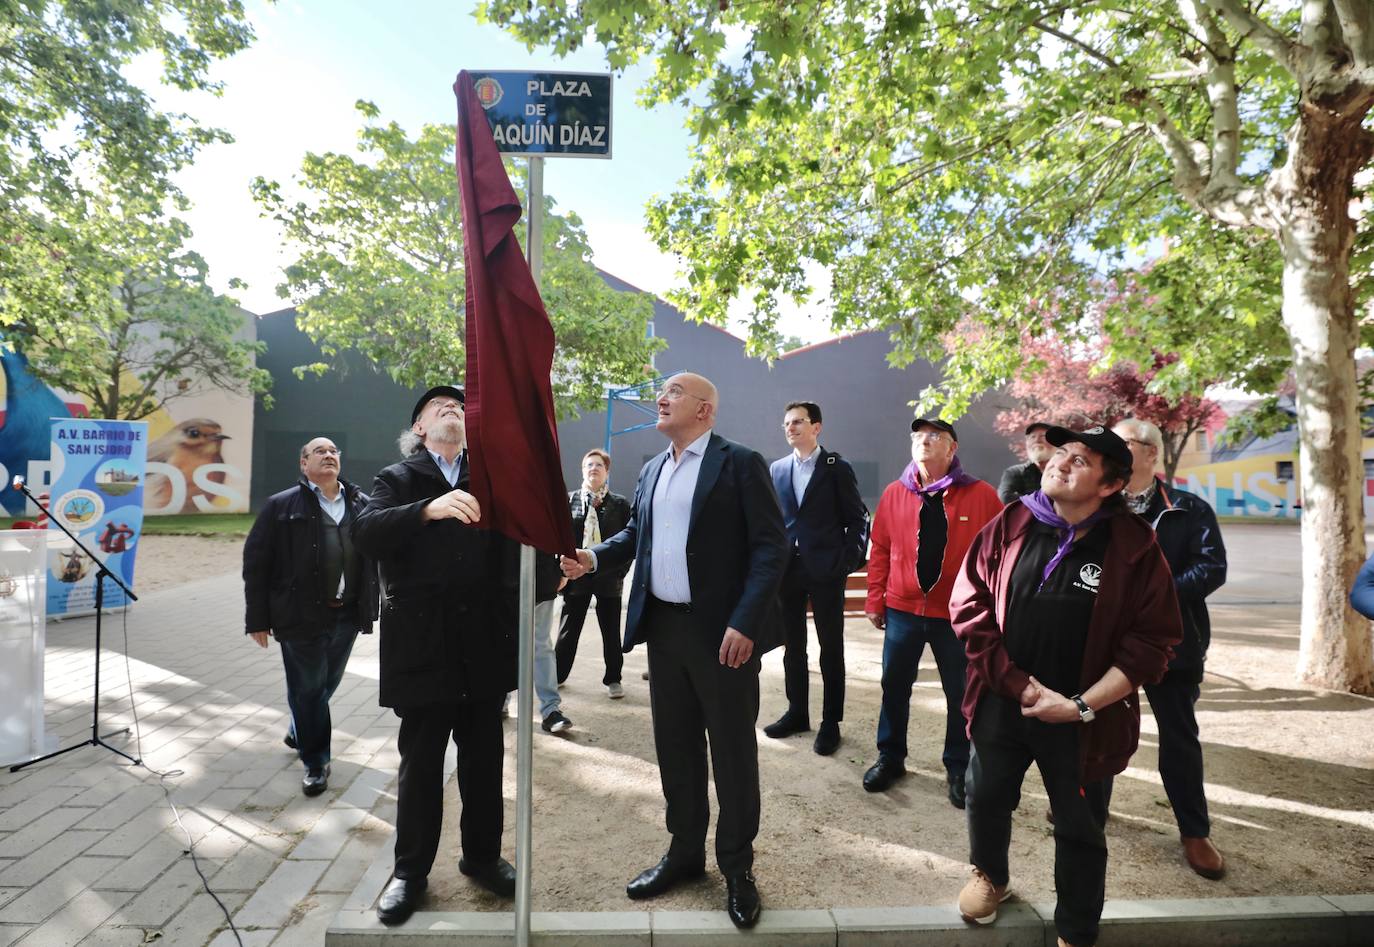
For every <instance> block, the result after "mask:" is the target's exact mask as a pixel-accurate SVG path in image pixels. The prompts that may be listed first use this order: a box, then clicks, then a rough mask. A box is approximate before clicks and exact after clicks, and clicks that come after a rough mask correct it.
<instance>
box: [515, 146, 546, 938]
mask: <svg viewBox="0 0 1374 947" xmlns="http://www.w3.org/2000/svg"><path fill="white" fill-rule="evenodd" d="M525 204H526V211H525V222H526V226H527V228H528V229H527V230H526V232H525V253H526V256H527V257H528V259H529V264H530V275H531V276H533V277H534V285H535V287H536V288H537V287H538V286H539V271H540V269H541V268H542V264H543V261H544V253H543V250H544V159H543V158H536V157H531V158H530V159H529V178H528V180H527V182H526V187H525ZM534 632H535V628H534V547H533V546H523V545H522V546H521V547H520V683H519V688H520V693H519V694H518V699H519V709H518V713H517V715H516V720H515V943H516V947H529V943H530V868H531V864H532V862H533V856H532V854H531V852H532V849H533V844H532V842H533V839H532V835H531V833H532V831H533V803H532V799H533V794H532V790H533V784H534V779H533V772H532V770H531V768H532V766H533V764H534Z"/></svg>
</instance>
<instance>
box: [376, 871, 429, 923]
mask: <svg viewBox="0 0 1374 947" xmlns="http://www.w3.org/2000/svg"><path fill="white" fill-rule="evenodd" d="M427 887H429V879H428V878H392V879H391V881H390V882H389V883H388V884H387V886H386V890H384V891H383V892H382V897H381V899H380V900H379V901H378V902H377V920H379V921H381V922H382V923H383V924H400V923H401V922H402V921H404V920H405V919H406V918H408V917H410V915H412V914H414V913H415V907H416V905H418V904H419V903H420V901H421V899H423V898H424V896H425V888H427Z"/></svg>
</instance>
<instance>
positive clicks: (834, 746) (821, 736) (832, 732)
mask: <svg viewBox="0 0 1374 947" xmlns="http://www.w3.org/2000/svg"><path fill="white" fill-rule="evenodd" d="M839 748H840V725H839V724H838V723H832V722H830V721H829V720H827V721H825V722H824V723H822V724H821V728H820V729H819V730H817V731H816V743H815V746H813V747H812V749H813V750H815V751H816V752H817V753H818V754H819V755H821V756H829V755H830V754H831V753H834V752H835V751H836V750H838V749H839Z"/></svg>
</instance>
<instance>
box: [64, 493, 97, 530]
mask: <svg viewBox="0 0 1374 947" xmlns="http://www.w3.org/2000/svg"><path fill="white" fill-rule="evenodd" d="M56 506H57V515H58V516H60V517H62V522H64V523H66V524H67V528H68V529H70V530H72V531H74V532H75V531H80V530H83V529H85V528H86V527H87V526H90V525H91V524H92V523H93V522H94V521H95V520H96V519H98V518H99V517H100V514H102V513H104V512H105V501H104V500H103V499H101V498H100V494H98V493H95V492H93V491H91V490H73V491H72V492H70V493H67V494H64V495H63V496H62V498H61V499H59V500H58V501H57V504H56Z"/></svg>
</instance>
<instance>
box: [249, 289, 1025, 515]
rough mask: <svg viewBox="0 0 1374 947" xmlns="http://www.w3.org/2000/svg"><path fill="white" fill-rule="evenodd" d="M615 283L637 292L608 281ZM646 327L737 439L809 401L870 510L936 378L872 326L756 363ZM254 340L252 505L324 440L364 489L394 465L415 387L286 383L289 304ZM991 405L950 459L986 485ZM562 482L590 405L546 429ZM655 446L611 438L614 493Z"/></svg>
mask: <svg viewBox="0 0 1374 947" xmlns="http://www.w3.org/2000/svg"><path fill="white" fill-rule="evenodd" d="M606 278H607V280H608V281H609V282H610V283H611V284H612V285H613V286H616V287H617V288H619V289H622V290H625V291H636V290H634V288H633V287H631V286H630V285H629V284H627V283H624V282H623V281H621V280H618V279H616V278H615V277H611V276H609V275H608V276H607V277H606ZM654 332H655V334H656V335H658V336H660V337H662V338H663V339H665V340H666V341H667V343H668V347H667V348H666V349H665V350H664V351H661V352H659V353H658V355H657V357H656V362H655V364H656V367H657V368H658V370H659V371H660V372H661V373H662V372H673V371H687V370H690V371H696V372H700V373H701V374H703V375H706V376H707V377H709V378H710V379H711V380H712V381H713V382H715V383H716V385H717V387H718V388H719V389H720V395H721V409H720V414H719V421H718V423H717V426H716V430H717V431H718V432H719V433H720V434H722V435H724V436H725V437H728V438H730V439H732V440H736V441H739V442H740V443H743V444H747V445H749V446H750V447H753V448H754V449H756V450H758V451H759V452H760V453H762V454H763V455H764V457H766V458H768V459H769V460H772V459H774V458H776V457H780V456H782V455H783V454H785V453H786V452H787V443H786V441H785V440H784V439H783V436H782V416H783V413H784V411H783V406H784V405H785V404H786V403H787V402H788V401H791V400H809V401H815V402H816V403H817V404H819V405H820V406H821V409H822V412H823V414H824V418H825V421H824V423H825V428H824V430H823V433H822V438H821V440H822V443H823V444H824V445H825V446H826V447H827V448H829V449H831V450H835V451H838V452H839V453H840V454H841V455H843V456H844V457H846V458H847V459H848V460H850V462H851V463H853V464H854V467H855V472H856V474H857V476H858V478H859V488H860V492H861V493H862V494H863V496H864V499H865V502H867V503H868V505H869V508H870V509H873V508H874V507H875V506H876V504H877V501H878V497H879V495H880V494H881V493H882V490H883V488H884V487H885V486H886V485H887V484H888V483H889V482H891V481H892V480H894V479H896V477H897V476H898V475H899V474H900V473H901V471H902V468H903V467H905V466H906V464H907V462H908V461H909V460H910V443H911V442H910V424H911V418H912V416H913V415H912V409H911V407H910V406H909V405H908V403H907V402H909V401H912V400H914V399H915V398H916V397H917V396H918V395H919V393H920V391H921V389H923V388H924V387H926V386H927V385H930V384H933V383H935V382H936V381H937V378H938V375H937V371H936V369H935V368H934V366H932V365H930V364H928V363H924V362H921V363H917V364H913V365H912V366H910V367H908V368H906V369H901V370H897V369H892V368H889V367H888V365H887V360H886V356H887V352H888V348H889V342H888V338H887V336H886V335H884V334H882V333H879V332H869V333H861V334H858V335H853V336H848V337H845V338H843V339H838V340H834V341H830V342H825V343H821V344H818V345H814V346H809V347H807V348H805V349H799V350H797V351H795V352H792V353H789V354H788V355H786V356H783V357H782V358H779V359H778V360H776V361H775V362H774V363H773V365H772V366H771V367H770V366H769V365H768V364H767V363H766V362H764V361H762V360H759V359H754V358H749V357H748V356H746V355H745V352H744V343H743V342H742V341H741V340H740V339H738V338H736V337H735V336H733V335H731V334H729V333H728V332H725V331H724V330H722V329H718V328H716V327H714V326H708V325H697V324H695V323H691V322H687V321H685V320H684V319H683V317H682V316H681V315H680V314H679V313H678V312H677V311H676V310H675V309H673V308H672V307H671V306H669V305H667V304H666V303H664V302H662V301H661V300H655V303H654ZM258 337H259V338H260V339H262V340H263V341H264V342H266V343H267V351H266V353H265V354H264V355H262V356H261V357H260V358H259V362H258V363H259V365H260V366H262V367H263V368H266V369H268V371H270V372H271V373H272V377H273V394H274V397H275V400H276V405H277V406H276V407H275V408H274V409H273V410H272V411H264V410H262V407H261V404H259V406H258V408H257V411H256V414H255V424H254V448H255V449H254V451H253V458H254V470H253V507H254V509H257V508H259V507H260V505H261V503H262V501H263V500H264V499H265V498H266V497H267V496H269V495H271V494H272V493H274V492H276V491H277V490H281V489H283V488H284V487H285V486H288V485H289V484H291V483H292V482H294V480H295V478H296V476H297V471H298V463H297V458H298V456H299V450H300V445H301V444H303V443H304V442H305V441H306V440H308V439H309V438H310V437H313V436H317V435H325V436H328V437H331V438H333V439H334V441H335V443H337V444H338V445H339V447H340V448H341V449H342V450H343V452H344V460H343V471H344V476H345V477H347V478H349V479H352V480H355V481H357V482H358V483H360V484H363V485H364V487H366V485H368V484H370V483H371V482H372V476H373V475H374V474H375V473H376V471H377V470H379V469H381V468H382V467H383V466H386V465H387V464H390V463H393V462H395V460H396V459H397V457H398V455H397V452H396V446H395V439H396V435H397V434H398V433H399V432H400V430H401V428H402V427H403V426H404V424H405V421H406V419H407V418H408V417H409V416H410V408H411V406H412V405H413V403H414V399H415V397H417V395H418V391H412V390H410V389H406V388H402V387H401V386H399V385H396V384H395V383H393V382H392V381H391V380H390V379H389V378H388V377H387V376H386V375H385V374H382V373H380V372H377V371H374V370H373V368H372V367H371V366H370V365H368V364H367V363H366V362H364V361H363V360H361V359H359V358H357V357H356V356H353V357H350V358H349V359H347V360H346V366H347V370H346V372H345V373H344V374H343V375H342V376H336V375H335V373H333V372H331V373H330V374H328V375H326V376H324V377H313V376H312V377H307V378H305V379H297V378H295V376H294V375H293V374H292V371H291V370H292V368H294V367H295V366H297V365H304V364H308V363H310V362H313V361H317V360H318V359H319V358H320V355H319V352H318V350H317V349H316V348H315V346H314V345H312V344H311V343H310V341H309V340H308V339H306V338H305V336H304V335H303V334H301V332H300V331H299V330H298V329H297V328H296V325H295V310H292V309H287V310H282V311H280V312H275V313H270V314H268V315H265V316H262V317H261V318H260V319H259V324H258ZM644 406H645V407H646V408H648V409H650V410H649V411H648V412H646V413H641V412H638V411H636V410H634V408H633V407H632V406H630V405H628V404H626V403H621V404H619V405H618V406H617V407H616V408H615V409H614V418H613V419H614V422H615V428H616V429H617V430H619V429H623V428H626V427H629V426H631V425H633V424H637V423H641V422H651V421H652V420H653V414H652V408H653V405H652V403H651V402H646V403H645V405H644ZM996 412H997V407H996V406H995V405H994V404H993V403H992V402H991V399H989V398H984V399H983V401H982V402H981V403H980V404H979V405H977V406H975V408H974V410H973V411H972V412H971V413H970V414H968V415H965V417H964V418H963V419H961V420H960V421H959V422H958V423H957V424H956V428H957V430H958V431H959V437H960V441H959V444H960V446H959V454H960V457H961V458H962V459H963V463H964V467H965V469H966V470H967V471H968V472H969V473H971V474H973V475H974V476H976V477H981V478H982V479H984V480H988V481H991V482H992V483H994V484H995V483H996V482H997V479H998V477H1000V476H1001V473H1002V470H1003V468H1004V467H1006V466H1007V465H1008V464H1011V463H1014V462H1015V460H1016V458H1015V457H1014V455H1013V454H1012V453H1011V451H1010V449H1009V447H1008V444H1007V441H1006V439H1005V438H1004V437H1002V436H1000V435H998V434H996V433H994V432H993V427H992V422H993V418H994V417H995V415H996ZM558 432H559V433H558V436H559V444H560V447H561V451H562V457H563V478H564V481H565V483H566V484H567V485H568V487H569V488H570V489H575V488H576V487H577V485H578V484H579V483H580V482H581V479H582V478H581V473H580V461H581V457H582V455H583V454H584V453H585V452H586V451H587V450H588V449H589V448H592V447H602V446H604V445H605V443H606V413H605V411H604V410H603V411H596V412H592V413H589V414H585V415H583V416H582V417H580V418H575V419H571V420H568V421H564V422H563V423H561V424H560V425H559V428H558ZM664 446H665V442H664V439H663V437H662V435H660V434H659V433H658V432H657V431H655V430H653V429H652V428H649V429H646V430H642V431H638V432H635V433H631V434H622V435H618V436H616V437H613V438H612V439H611V446H610V451H611V457H612V463H611V483H612V488H613V489H615V490H616V491H617V492H623V493H626V494H628V493H629V492H631V491H632V490H633V489H634V483H635V478H636V475H637V474H638V472H639V468H640V467H641V466H642V465H643V463H644V461H645V460H647V459H648V458H649V457H651V456H653V455H654V454H655V453H657V452H658V451H660V450H663V448H664Z"/></svg>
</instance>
